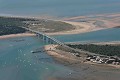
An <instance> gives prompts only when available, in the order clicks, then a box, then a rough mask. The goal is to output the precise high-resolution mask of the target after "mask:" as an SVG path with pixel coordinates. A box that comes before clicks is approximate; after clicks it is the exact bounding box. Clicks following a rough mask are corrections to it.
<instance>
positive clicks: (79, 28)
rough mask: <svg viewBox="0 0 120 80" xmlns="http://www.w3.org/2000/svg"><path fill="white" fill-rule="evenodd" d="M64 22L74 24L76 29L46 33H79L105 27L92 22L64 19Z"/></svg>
mask: <svg viewBox="0 0 120 80" xmlns="http://www.w3.org/2000/svg"><path fill="white" fill-rule="evenodd" d="M63 22H66V23H69V24H72V25H73V26H74V29H73V30H69V31H61V32H54V33H46V34H47V35H68V34H79V33H85V32H90V31H96V30H101V29H104V28H99V27H95V25H93V24H90V23H84V22H72V21H63Z"/></svg>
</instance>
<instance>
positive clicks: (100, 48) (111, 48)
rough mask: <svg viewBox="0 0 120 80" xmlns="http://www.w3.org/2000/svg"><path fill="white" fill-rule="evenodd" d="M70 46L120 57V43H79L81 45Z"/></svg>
mask: <svg viewBox="0 0 120 80" xmlns="http://www.w3.org/2000/svg"><path fill="white" fill-rule="evenodd" d="M68 46H70V47H72V48H77V49H82V50H86V51H89V52H92V53H96V54H101V55H107V56H119V57H120V45H95V44H79V45H68Z"/></svg>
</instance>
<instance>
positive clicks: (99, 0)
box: [0, 0, 120, 17]
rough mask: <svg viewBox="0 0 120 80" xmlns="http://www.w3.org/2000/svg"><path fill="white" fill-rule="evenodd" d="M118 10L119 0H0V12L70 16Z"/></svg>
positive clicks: (119, 8) (119, 9) (119, 7)
mask: <svg viewBox="0 0 120 80" xmlns="http://www.w3.org/2000/svg"><path fill="white" fill-rule="evenodd" d="M116 12H120V0H0V14H13V15H33V16H35V15H48V16H57V17H63V16H64V17H70V16H78V15H90V14H100V13H116Z"/></svg>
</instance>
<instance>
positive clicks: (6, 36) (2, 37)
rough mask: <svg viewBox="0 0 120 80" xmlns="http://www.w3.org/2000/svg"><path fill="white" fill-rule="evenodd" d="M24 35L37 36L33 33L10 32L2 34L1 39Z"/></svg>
mask: <svg viewBox="0 0 120 80" xmlns="http://www.w3.org/2000/svg"><path fill="white" fill-rule="evenodd" d="M24 36H35V34H33V33H19V34H9V35H3V36H0V39H6V38H14V37H24Z"/></svg>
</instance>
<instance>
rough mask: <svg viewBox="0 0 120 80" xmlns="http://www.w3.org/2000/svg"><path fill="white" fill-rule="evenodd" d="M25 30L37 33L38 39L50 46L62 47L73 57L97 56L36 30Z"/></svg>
mask: <svg viewBox="0 0 120 80" xmlns="http://www.w3.org/2000/svg"><path fill="white" fill-rule="evenodd" d="M23 28H24V29H26V30H28V31H30V32H32V33H35V34H36V36H38V38H40V39H41V40H43V41H44V42H47V43H49V44H57V45H60V46H62V47H63V48H64V49H67V50H68V51H69V52H70V53H72V54H73V55H78V53H83V54H90V55H96V54H94V53H90V52H87V51H83V50H80V49H74V48H71V47H69V46H67V45H66V44H64V43H63V42H60V41H59V40H57V39H55V38H53V37H50V36H48V35H46V34H44V33H43V32H39V31H35V30H32V29H28V28H25V27H23Z"/></svg>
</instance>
